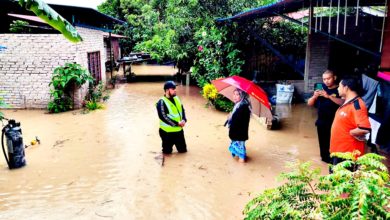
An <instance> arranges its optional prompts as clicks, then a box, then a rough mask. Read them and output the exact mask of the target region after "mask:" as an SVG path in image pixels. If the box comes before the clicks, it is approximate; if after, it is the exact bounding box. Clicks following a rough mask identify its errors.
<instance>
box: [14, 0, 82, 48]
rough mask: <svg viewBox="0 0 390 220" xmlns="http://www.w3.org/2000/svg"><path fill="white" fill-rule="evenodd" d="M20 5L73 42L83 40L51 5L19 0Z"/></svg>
mask: <svg viewBox="0 0 390 220" xmlns="http://www.w3.org/2000/svg"><path fill="white" fill-rule="evenodd" d="M18 1H19V4H20V5H21V6H22V7H23V8H25V9H27V10H29V11H32V12H34V14H35V15H36V16H38V17H40V18H41V19H42V20H44V21H46V23H47V24H49V25H50V26H52V27H53V28H55V29H56V30H58V31H59V32H61V33H62V35H63V36H64V37H65V38H66V39H68V40H69V41H71V42H74V43H76V42H79V41H82V40H83V39H82V38H81V36H80V34H79V33H78V32H77V31H76V28H74V27H73V26H72V25H71V24H70V23H69V22H68V21H67V20H65V18H63V17H62V16H61V15H59V14H58V13H57V12H56V11H54V10H53V9H52V8H51V7H50V6H49V5H47V4H46V3H45V2H44V1H42V0H18Z"/></svg>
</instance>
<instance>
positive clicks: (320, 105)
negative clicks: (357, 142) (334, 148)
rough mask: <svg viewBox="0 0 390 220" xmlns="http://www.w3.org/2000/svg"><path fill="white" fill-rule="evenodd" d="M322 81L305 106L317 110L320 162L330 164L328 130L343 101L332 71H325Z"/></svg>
mask: <svg viewBox="0 0 390 220" xmlns="http://www.w3.org/2000/svg"><path fill="white" fill-rule="evenodd" d="M322 81H323V82H324V83H322V85H321V88H315V91H314V93H313V96H312V97H311V98H310V99H309V100H308V102H307V104H308V105H309V106H315V107H316V108H317V110H318V118H317V121H316V126H317V133H318V142H319V145H320V155H321V159H322V161H324V162H326V163H330V162H331V160H330V156H329V143H330V130H331V127H332V122H333V119H334V115H335V112H336V111H337V109H338V107H339V106H340V105H341V104H342V103H343V102H344V100H342V99H340V96H339V93H338V91H337V87H338V86H337V84H336V75H335V74H334V73H333V71H331V70H326V71H325V72H324V73H323V74H322Z"/></svg>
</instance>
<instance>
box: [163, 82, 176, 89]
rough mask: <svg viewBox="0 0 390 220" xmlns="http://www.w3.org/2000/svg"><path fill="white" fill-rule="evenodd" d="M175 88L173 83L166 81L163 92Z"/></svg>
mask: <svg viewBox="0 0 390 220" xmlns="http://www.w3.org/2000/svg"><path fill="white" fill-rule="evenodd" d="M175 88H176V84H175V82H173V81H166V82H165V84H164V90H167V89H175Z"/></svg>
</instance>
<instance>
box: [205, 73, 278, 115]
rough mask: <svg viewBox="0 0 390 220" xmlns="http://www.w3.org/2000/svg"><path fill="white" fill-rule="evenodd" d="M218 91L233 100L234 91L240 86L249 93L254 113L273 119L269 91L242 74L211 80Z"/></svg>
mask: <svg viewBox="0 0 390 220" xmlns="http://www.w3.org/2000/svg"><path fill="white" fill-rule="evenodd" d="M211 83H212V84H213V85H214V86H215V88H217V91H218V92H219V93H220V94H222V95H224V96H225V97H226V98H228V99H230V100H232V101H233V91H234V90H235V89H236V88H238V89H241V90H242V91H244V92H246V93H248V94H249V97H250V101H251V105H252V113H253V114H255V115H257V116H259V117H266V118H267V119H272V113H271V104H270V103H269V101H268V97H267V93H265V92H264V90H263V89H262V88H260V86H258V85H256V84H255V83H254V82H252V81H249V80H247V79H245V78H243V77H240V76H231V77H227V78H223V79H217V80H213V81H211Z"/></svg>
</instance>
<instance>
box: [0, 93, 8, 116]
mask: <svg viewBox="0 0 390 220" xmlns="http://www.w3.org/2000/svg"><path fill="white" fill-rule="evenodd" d="M2 93H3V92H1V91H0V95H1V94H2ZM7 107H9V105H7V103H5V102H4V99H3V97H2V96H0V109H1V108H7ZM3 117H4V114H3V112H1V111H0V120H1V119H2V118H3Z"/></svg>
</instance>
